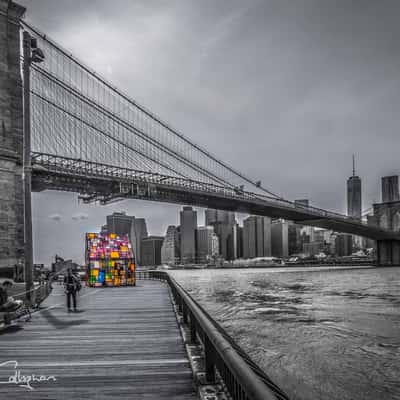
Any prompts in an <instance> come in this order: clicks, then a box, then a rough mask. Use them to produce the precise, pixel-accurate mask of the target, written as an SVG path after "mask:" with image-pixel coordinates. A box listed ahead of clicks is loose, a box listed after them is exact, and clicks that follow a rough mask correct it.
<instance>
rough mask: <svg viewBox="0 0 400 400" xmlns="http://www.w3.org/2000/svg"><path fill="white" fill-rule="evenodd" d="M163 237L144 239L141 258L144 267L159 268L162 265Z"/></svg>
mask: <svg viewBox="0 0 400 400" xmlns="http://www.w3.org/2000/svg"><path fill="white" fill-rule="evenodd" d="M163 241H164V237H163V236H149V237H146V238H144V239H142V243H141V247H142V249H141V257H142V265H147V266H158V265H161V246H162V244H163Z"/></svg>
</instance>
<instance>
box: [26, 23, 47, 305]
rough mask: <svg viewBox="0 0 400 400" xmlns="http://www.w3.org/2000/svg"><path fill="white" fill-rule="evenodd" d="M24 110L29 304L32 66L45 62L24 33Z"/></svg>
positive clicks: (31, 280)
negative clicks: (35, 63)
mask: <svg viewBox="0 0 400 400" xmlns="http://www.w3.org/2000/svg"><path fill="white" fill-rule="evenodd" d="M23 56H24V58H23V66H22V71H23V79H24V89H23V95H24V96H23V110H24V114H23V115H24V121H23V128H24V154H23V174H22V179H23V187H24V226H25V232H24V250H25V290H26V298H27V301H28V302H31V299H32V293H31V291H32V287H33V246H32V204H31V191H32V182H31V178H32V165H31V115H30V66H31V63H32V62H42V61H44V55H43V52H42V51H41V50H40V49H38V48H37V44H36V39H35V38H32V37H31V35H30V34H29V32H27V31H24V33H23Z"/></svg>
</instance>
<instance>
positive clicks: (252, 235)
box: [243, 215, 271, 258]
mask: <svg viewBox="0 0 400 400" xmlns="http://www.w3.org/2000/svg"><path fill="white" fill-rule="evenodd" d="M270 255H271V219H270V218H268V217H260V216H255V215H251V216H250V217H248V218H246V219H245V220H244V221H243V258H254V257H268V256H270Z"/></svg>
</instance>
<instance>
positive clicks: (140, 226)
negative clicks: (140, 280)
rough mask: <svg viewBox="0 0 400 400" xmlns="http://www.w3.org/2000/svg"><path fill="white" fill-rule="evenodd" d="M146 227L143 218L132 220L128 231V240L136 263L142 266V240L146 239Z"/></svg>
mask: <svg viewBox="0 0 400 400" xmlns="http://www.w3.org/2000/svg"><path fill="white" fill-rule="evenodd" d="M147 235H148V234H147V226H146V220H145V219H144V218H134V219H133V223H132V226H131V231H130V235H129V236H130V239H131V244H132V248H133V252H134V254H135V257H136V262H137V263H138V264H139V265H141V264H142V246H141V243H142V240H143V239H144V238H147Z"/></svg>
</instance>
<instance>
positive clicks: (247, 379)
mask: <svg viewBox="0 0 400 400" xmlns="http://www.w3.org/2000/svg"><path fill="white" fill-rule="evenodd" d="M137 278H138V279H151V280H160V281H165V282H167V283H168V284H169V286H170V288H171V292H172V295H173V298H174V302H175V304H176V305H177V308H178V311H179V312H180V313H181V314H182V317H183V322H184V324H188V326H189V327H190V340H191V341H192V342H193V343H196V342H198V341H199V340H200V342H201V344H202V346H203V349H204V356H205V370H206V371H205V372H206V380H207V381H208V382H215V380H216V376H217V375H218V376H219V377H220V378H221V379H222V381H223V383H224V385H225V387H226V389H227V390H228V392H229V394H230V395H231V397H232V399H234V400H277V399H279V400H288V396H287V395H286V394H285V393H284V392H283V391H282V390H281V389H280V388H279V387H278V386H276V385H275V384H274V383H273V382H272V381H271V380H270V379H269V378H268V376H267V375H266V374H265V373H264V372H263V371H262V370H261V369H260V367H259V366H258V365H257V364H255V363H254V362H253V361H252V360H251V359H250V357H249V356H248V355H247V354H246V352H245V351H243V350H242V349H241V348H240V347H239V346H238V345H237V344H236V343H235V342H234V341H233V340H232V338H231V337H230V336H229V335H228V334H227V333H226V332H225V331H224V329H223V328H222V327H221V326H220V325H219V324H218V323H217V322H216V321H214V319H213V318H212V317H211V316H210V315H209V314H208V313H207V312H206V311H205V310H204V309H203V308H202V307H201V306H200V305H199V304H198V303H197V302H196V301H195V300H194V299H193V298H192V297H191V296H190V294H189V293H188V292H187V291H186V290H185V289H183V287H182V286H181V285H180V284H179V283H178V282H176V281H175V280H174V279H173V278H172V277H171V276H170V275H169V274H168V273H167V272H164V271H138V272H137Z"/></svg>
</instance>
